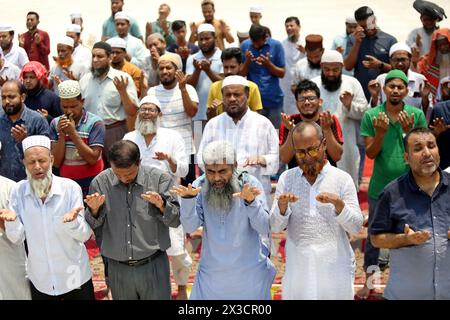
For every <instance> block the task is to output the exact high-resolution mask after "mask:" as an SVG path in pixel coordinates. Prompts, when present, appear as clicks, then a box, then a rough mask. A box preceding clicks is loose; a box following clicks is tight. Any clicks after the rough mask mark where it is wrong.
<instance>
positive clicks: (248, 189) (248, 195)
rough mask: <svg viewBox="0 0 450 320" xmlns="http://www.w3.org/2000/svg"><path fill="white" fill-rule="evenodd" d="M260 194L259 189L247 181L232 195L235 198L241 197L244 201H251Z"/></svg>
mask: <svg viewBox="0 0 450 320" xmlns="http://www.w3.org/2000/svg"><path fill="white" fill-rule="evenodd" d="M260 194H261V190H259V189H258V188H257V187H253V186H250V185H249V184H248V183H246V184H245V185H244V187H243V188H242V190H241V192H236V193H233V197H235V198H238V197H239V198H241V199H242V200H244V201H246V202H247V203H252V202H253V201H254V200H255V198H256V197H257V196H259V195H260Z"/></svg>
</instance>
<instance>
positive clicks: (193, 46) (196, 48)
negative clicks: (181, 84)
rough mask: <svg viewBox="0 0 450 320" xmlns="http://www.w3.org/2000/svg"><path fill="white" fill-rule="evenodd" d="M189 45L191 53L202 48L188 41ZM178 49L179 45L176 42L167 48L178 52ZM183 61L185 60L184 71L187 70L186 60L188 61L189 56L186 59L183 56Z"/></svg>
mask: <svg viewBox="0 0 450 320" xmlns="http://www.w3.org/2000/svg"><path fill="white" fill-rule="evenodd" d="M187 46H188V49H191V54H195V53H197V52H198V50H200V48H199V47H198V46H196V45H195V44H192V43H188V45H187ZM176 49H178V45H177V44H176V43H175V44H172V45H170V46H169V47H168V48H167V51H169V52H172V53H176V52H175V50H176ZM181 61H183V72H186V61H187V58H186V59H184V58H181Z"/></svg>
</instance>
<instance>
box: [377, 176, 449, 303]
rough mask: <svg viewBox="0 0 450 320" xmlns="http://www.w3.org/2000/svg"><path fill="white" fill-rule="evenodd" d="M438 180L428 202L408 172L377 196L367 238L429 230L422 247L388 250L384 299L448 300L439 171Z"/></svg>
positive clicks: (445, 202)
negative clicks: (405, 229) (406, 229)
mask: <svg viewBox="0 0 450 320" xmlns="http://www.w3.org/2000/svg"><path fill="white" fill-rule="evenodd" d="M439 173H440V175H441V181H440V183H439V185H438V186H437V188H436V190H435V191H434V193H433V195H432V197H430V196H429V195H428V194H426V193H425V192H423V191H422V190H420V188H419V186H418V185H417V183H416V182H415V180H414V176H413V174H412V172H411V171H409V172H408V173H406V174H405V175H403V176H401V177H399V178H397V179H396V180H394V181H393V182H391V183H390V184H389V185H388V186H386V188H385V189H384V191H383V192H382V193H381V195H380V197H379V199H378V203H377V206H376V208H375V212H374V217H373V221H372V222H371V223H370V225H369V233H370V234H371V235H374V234H382V233H396V234H401V233H403V229H404V227H405V224H408V225H409V226H410V228H411V229H412V230H414V231H419V230H420V231H428V232H429V233H430V238H429V239H428V240H427V241H426V242H425V243H424V244H422V245H418V246H408V247H403V248H398V249H391V250H390V272H389V280H388V283H387V285H386V289H385V291H384V296H385V297H386V298H387V299H393V300H400V299H402V300H403V299H407V300H425V299H450V268H449V266H450V241H449V239H448V236H447V232H448V230H449V227H450V189H449V178H450V174H449V173H447V172H443V171H442V170H439Z"/></svg>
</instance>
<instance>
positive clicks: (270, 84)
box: [241, 38, 286, 109]
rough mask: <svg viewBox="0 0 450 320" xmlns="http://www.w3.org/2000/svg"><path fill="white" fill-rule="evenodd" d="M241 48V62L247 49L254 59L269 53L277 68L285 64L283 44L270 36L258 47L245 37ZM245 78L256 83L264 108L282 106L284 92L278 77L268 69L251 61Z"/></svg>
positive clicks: (243, 60)
mask: <svg viewBox="0 0 450 320" xmlns="http://www.w3.org/2000/svg"><path fill="white" fill-rule="evenodd" d="M241 50H242V52H243V54H242V63H244V62H245V52H247V50H248V51H250V52H251V53H252V54H253V56H254V57H255V59H256V58H258V57H259V56H261V55H267V54H269V57H270V61H271V62H272V63H273V64H274V65H275V66H277V67H279V68H284V67H285V66H286V62H285V60H284V50H283V45H282V44H281V42H280V41H277V40H274V39H272V38H268V39H267V41H266V43H265V44H264V45H263V46H262V47H261V48H260V49H256V48H255V47H254V46H253V44H252V42H251V40H250V39H247V40H245V41H244V42H242V44H241ZM247 78H248V80H251V81H253V82H254V83H256V84H257V85H258V87H259V91H260V92H261V98H262V103H263V107H264V108H266V109H270V108H278V107H282V106H283V96H284V94H283V91H282V90H281V87H280V78H278V77H276V76H274V75H273V74H272V73H271V72H270V71H269V69H267V68H266V67H264V66H262V65H260V64H258V63H256V62H255V61H253V62H252V63H251V64H250V68H249V70H248V75H247Z"/></svg>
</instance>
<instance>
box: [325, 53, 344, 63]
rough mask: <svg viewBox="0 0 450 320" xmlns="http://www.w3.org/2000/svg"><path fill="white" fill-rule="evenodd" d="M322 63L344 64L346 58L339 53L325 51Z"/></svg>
mask: <svg viewBox="0 0 450 320" xmlns="http://www.w3.org/2000/svg"><path fill="white" fill-rule="evenodd" d="M320 63H342V64H344V58H343V57H342V54H341V53H340V52H339V51H336V50H325V51H324V52H323V55H322V59H321V60H320Z"/></svg>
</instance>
